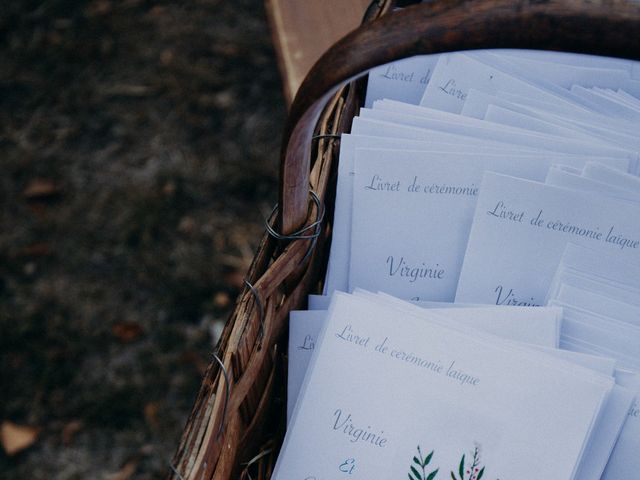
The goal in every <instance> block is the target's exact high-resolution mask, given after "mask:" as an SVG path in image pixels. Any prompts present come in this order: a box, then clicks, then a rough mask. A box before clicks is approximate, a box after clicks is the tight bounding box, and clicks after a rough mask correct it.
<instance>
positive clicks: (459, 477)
mask: <svg viewBox="0 0 640 480" xmlns="http://www.w3.org/2000/svg"><path fill="white" fill-rule="evenodd" d="M417 450H418V454H417V455H415V456H414V457H413V462H412V464H411V466H410V467H409V480H436V479H437V477H438V472H439V471H440V468H436V469H435V470H432V471H430V470H431V468H427V466H428V465H429V464H430V463H431V460H432V458H433V454H434V451H433V450H432V451H431V453H429V454H428V455H427V456H426V457H424V456H423V455H422V450H421V449H420V446H419V445H418V447H417ZM480 463H481V460H480V445H479V444H476V445H475V447H474V449H473V453H472V458H471V461H470V462H469V461H468V458H467V454H466V453H464V454H462V458H460V463H459V464H458V468H457V473H456V472H454V471H453V470H451V479H452V480H480V479H481V478H482V477H483V476H484V469H485V467H484V466H482V465H481V464H480ZM428 471H430V472H429V473H427V472H428Z"/></svg>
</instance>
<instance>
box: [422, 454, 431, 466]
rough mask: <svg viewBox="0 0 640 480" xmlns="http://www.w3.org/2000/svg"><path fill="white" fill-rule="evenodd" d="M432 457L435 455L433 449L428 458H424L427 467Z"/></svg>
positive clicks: (424, 464)
mask: <svg viewBox="0 0 640 480" xmlns="http://www.w3.org/2000/svg"><path fill="white" fill-rule="evenodd" d="M431 457H433V450H431V453H430V454H429V455H427V458H425V459H424V463H423V464H422V466H423V467H426V466H427V465H429V462H430V461H431Z"/></svg>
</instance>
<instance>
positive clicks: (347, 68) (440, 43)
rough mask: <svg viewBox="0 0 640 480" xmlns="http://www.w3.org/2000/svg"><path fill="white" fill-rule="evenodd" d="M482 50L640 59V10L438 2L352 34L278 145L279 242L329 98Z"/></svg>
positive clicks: (502, 0) (543, 0) (598, 4)
mask: <svg viewBox="0 0 640 480" xmlns="http://www.w3.org/2000/svg"><path fill="white" fill-rule="evenodd" d="M482 48H526V49H541V50H559V51H567V52H575V53H590V54H596V55H606V56H612V57H626V58H632V59H640V3H632V1H631V0H625V1H622V0H609V1H607V0H591V1H589V0H564V1H562V0H475V1H468V0H440V1H436V2H432V3H424V4H420V5H415V6H412V7H408V8H406V9H404V10H401V11H398V12H394V13H391V14H388V15H385V16H382V17H381V18H380V19H378V20H375V21H373V22H370V23H367V24H366V25H364V26H362V27H360V28H359V29H357V30H355V31H353V32H352V33H350V34H349V35H347V36H346V37H344V38H343V39H342V40H340V41H339V42H338V43H336V44H335V45H334V46H333V47H332V48H331V49H330V50H328V51H327V52H326V53H325V54H324V55H323V56H322V58H320V60H318V62H317V63H316V64H315V65H314V67H313V68H312V69H311V71H310V72H309V74H308V75H307V77H306V78H305V80H304V82H303V83H302V85H301V87H300V89H299V90H298V93H297V95H296V98H295V99H294V102H293V104H292V106H291V111H290V114H289V118H288V120H287V125H286V128H285V135H284V140H283V143H282V152H281V165H280V203H279V204H280V219H279V225H280V228H281V229H282V232H283V233H284V234H291V233H292V232H294V231H295V230H296V229H298V228H300V227H301V226H302V225H304V223H305V221H306V219H307V213H308V201H309V163H310V147H311V136H312V133H313V129H314V127H315V124H316V122H317V119H318V116H319V114H320V112H321V110H322V108H323V106H324V104H325V103H326V100H327V99H328V98H329V96H330V95H332V94H333V93H335V92H336V90H337V89H338V88H340V87H341V86H343V85H344V84H345V83H346V82H348V81H350V80H352V79H353V78H355V77H357V76H359V75H362V74H364V73H366V71H367V70H369V69H371V68H373V67H376V66H379V65H382V64H385V63H388V62H392V61H394V60H398V59H401V58H406V57H410V56H413V55H419V54H429V53H442V52H450V51H457V50H472V49H482Z"/></svg>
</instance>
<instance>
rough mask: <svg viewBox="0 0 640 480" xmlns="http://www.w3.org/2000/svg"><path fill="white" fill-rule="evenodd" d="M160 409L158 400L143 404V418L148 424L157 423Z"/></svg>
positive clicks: (155, 424)
mask: <svg viewBox="0 0 640 480" xmlns="http://www.w3.org/2000/svg"><path fill="white" fill-rule="evenodd" d="M159 411H160V404H158V402H149V403H147V404H146V405H145V406H144V418H145V419H146V420H147V423H148V424H149V425H153V426H157V425H158V412H159Z"/></svg>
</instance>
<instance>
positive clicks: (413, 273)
mask: <svg viewBox="0 0 640 480" xmlns="http://www.w3.org/2000/svg"><path fill="white" fill-rule="evenodd" d="M386 264H387V266H388V267H389V276H390V277H394V276H396V275H397V276H399V277H406V278H407V279H409V283H414V282H415V281H416V280H418V279H419V278H430V279H436V280H441V279H442V278H443V277H444V269H443V268H440V265H439V264H437V263H436V265H435V267H429V266H427V265H426V264H425V263H424V262H421V263H420V264H418V265H409V264H408V263H407V262H406V261H405V259H404V257H400V260H399V261H397V260H396V259H395V258H394V257H393V255H390V256H388V257H387V262H386Z"/></svg>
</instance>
